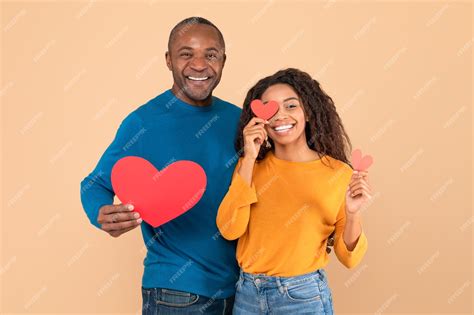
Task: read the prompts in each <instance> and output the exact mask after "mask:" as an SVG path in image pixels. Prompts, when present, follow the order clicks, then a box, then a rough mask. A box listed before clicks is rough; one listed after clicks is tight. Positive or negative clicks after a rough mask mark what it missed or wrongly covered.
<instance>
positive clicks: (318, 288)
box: [233, 269, 334, 315]
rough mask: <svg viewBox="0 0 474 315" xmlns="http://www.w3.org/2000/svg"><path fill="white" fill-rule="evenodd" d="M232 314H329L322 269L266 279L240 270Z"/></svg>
mask: <svg viewBox="0 0 474 315" xmlns="http://www.w3.org/2000/svg"><path fill="white" fill-rule="evenodd" d="M236 289H237V292H236V294H235V303H234V310H233V314H235V315H241V314H245V315H249V314H272V315H273V314H274V315H280V314H281V315H291V314H294V315H296V314H298V315H299V314H333V313H334V310H333V305H332V294H331V290H330V288H329V286H328V281H327V276H326V272H325V271H324V269H318V270H316V271H315V272H312V273H308V274H305V275H301V276H295V277H270V276H266V275H262V274H250V273H245V272H243V271H242V270H241V271H240V278H239V280H238V281H237V283H236Z"/></svg>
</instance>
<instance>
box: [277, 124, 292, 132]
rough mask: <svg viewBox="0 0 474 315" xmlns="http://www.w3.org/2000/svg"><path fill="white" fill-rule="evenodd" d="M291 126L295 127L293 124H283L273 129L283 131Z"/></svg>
mask: <svg viewBox="0 0 474 315" xmlns="http://www.w3.org/2000/svg"><path fill="white" fill-rule="evenodd" d="M291 128H293V125H282V126H278V127H275V128H273V129H275V131H283V130H288V129H291Z"/></svg>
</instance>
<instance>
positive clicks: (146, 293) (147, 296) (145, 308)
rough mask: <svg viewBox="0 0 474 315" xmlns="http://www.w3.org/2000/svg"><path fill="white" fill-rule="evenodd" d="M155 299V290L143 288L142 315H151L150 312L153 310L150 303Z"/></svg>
mask: <svg viewBox="0 0 474 315" xmlns="http://www.w3.org/2000/svg"><path fill="white" fill-rule="evenodd" d="M152 298H153V289H146V288H144V287H142V300H143V304H142V314H143V315H146V314H149V311H150V309H151V305H150V302H151V300H152Z"/></svg>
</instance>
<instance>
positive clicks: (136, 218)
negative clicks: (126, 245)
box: [97, 204, 143, 237]
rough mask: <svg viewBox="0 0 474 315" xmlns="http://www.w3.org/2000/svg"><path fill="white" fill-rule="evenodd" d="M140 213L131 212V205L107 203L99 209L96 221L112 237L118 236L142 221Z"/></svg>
mask: <svg viewBox="0 0 474 315" xmlns="http://www.w3.org/2000/svg"><path fill="white" fill-rule="evenodd" d="M142 221H143V220H142V219H141V218H140V214H139V213H138V212H133V206H132V205H123V204H120V205H107V206H103V207H102V208H100V210H99V215H98V217H97V222H99V224H100V225H101V228H102V230H104V231H105V232H107V233H109V234H110V235H111V236H113V237H119V236H120V235H122V234H123V233H125V232H128V231H130V230H133V229H134V228H136V227H137V226H139V225H140V223H142Z"/></svg>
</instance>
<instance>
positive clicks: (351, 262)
mask: <svg viewBox="0 0 474 315" xmlns="http://www.w3.org/2000/svg"><path fill="white" fill-rule="evenodd" d="M345 207H346V200H345V197H344V200H343V202H342V205H341V207H340V209H339V213H338V215H337V219H336V232H335V236H334V252H335V253H336V256H337V258H338V259H339V261H340V262H341V263H342V264H343V265H344V266H346V267H347V268H349V269H351V268H354V267H355V266H357V265H358V264H359V263H360V262H361V260H362V258H363V257H364V255H365V253H366V251H367V245H368V242H367V237H366V235H365V233H364V230H362V232H361V234H360V236H359V239H358V240H357V244H356V246H355V248H354V249H353V250H352V251H350V250H348V249H347V246H346V243H345V242H344V238H343V236H342V234H343V232H344V227H345V225H346V209H345Z"/></svg>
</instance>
